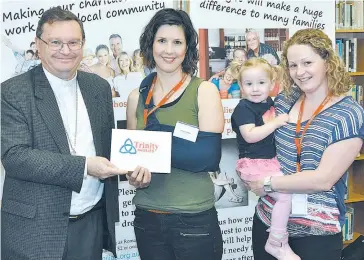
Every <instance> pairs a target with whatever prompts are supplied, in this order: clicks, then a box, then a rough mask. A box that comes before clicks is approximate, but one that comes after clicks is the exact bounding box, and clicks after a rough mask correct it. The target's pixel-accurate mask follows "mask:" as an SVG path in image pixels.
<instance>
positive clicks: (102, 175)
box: [87, 156, 127, 180]
mask: <svg viewBox="0 0 364 260" xmlns="http://www.w3.org/2000/svg"><path fill="white" fill-rule="evenodd" d="M126 173H127V171H124V170H121V169H119V168H118V167H116V166H115V165H114V164H112V163H111V162H110V161H109V160H108V159H106V158H104V157H100V156H93V157H88V158H87V174H88V175H91V176H94V177H97V178H99V179H101V180H103V179H106V178H109V177H112V176H115V175H123V174H126Z"/></svg>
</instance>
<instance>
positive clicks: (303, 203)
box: [291, 194, 308, 217]
mask: <svg viewBox="0 0 364 260" xmlns="http://www.w3.org/2000/svg"><path fill="white" fill-rule="evenodd" d="M307 214H308V206H307V194H292V212H291V216H293V217H300V216H305V215H307Z"/></svg>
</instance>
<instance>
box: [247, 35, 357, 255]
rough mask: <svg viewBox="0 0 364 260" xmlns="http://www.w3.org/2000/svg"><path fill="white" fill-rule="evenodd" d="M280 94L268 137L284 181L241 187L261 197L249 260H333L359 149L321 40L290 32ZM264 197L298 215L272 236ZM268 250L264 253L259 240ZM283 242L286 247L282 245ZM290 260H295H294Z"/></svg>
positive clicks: (353, 117)
mask: <svg viewBox="0 0 364 260" xmlns="http://www.w3.org/2000/svg"><path fill="white" fill-rule="evenodd" d="M281 66H282V68H283V70H284V71H283V74H284V75H283V76H284V79H283V80H282V81H281V86H282V87H283V89H284V91H283V92H282V93H280V94H279V95H278V97H277V98H276V99H275V109H276V114H277V115H278V116H279V115H282V114H288V121H287V124H284V125H283V126H281V127H280V128H278V129H277V130H276V131H275V142H276V148H277V158H278V161H279V163H280V166H281V170H282V172H283V174H284V176H283V175H282V176H279V175H277V176H270V177H265V178H262V179H259V180H256V181H250V182H248V184H249V188H250V189H251V190H252V191H253V192H255V193H256V194H257V195H259V196H261V198H260V200H259V202H258V204H257V207H256V214H255V217H254V222H253V251H254V259H257V260H270V259H272V260H274V259H276V258H278V259H285V260H288V259H291V258H290V257H289V254H287V248H289V246H290V248H292V250H293V252H294V253H295V254H296V255H297V256H299V257H300V258H301V259H302V260H317V259H330V260H339V259H340V255H341V250H342V246H343V244H342V233H341V228H342V226H343V224H344V217H345V204H344V194H345V190H346V186H345V179H346V177H347V176H346V174H345V172H346V170H347V169H348V168H349V166H350V165H351V164H352V163H353V161H354V160H355V157H356V155H357V154H358V153H359V151H360V148H361V146H362V144H363V141H362V139H363V138H364V132H363V131H362V130H361V129H362V126H363V118H364V111H363V108H362V107H361V106H360V105H359V104H358V103H357V102H355V101H354V100H353V99H352V97H351V96H347V95H346V93H347V92H348V91H349V90H350V88H351V86H350V84H351V80H350V77H349V74H348V73H347V72H346V71H345V68H344V65H343V63H342V62H341V61H340V59H339V57H338V56H337V55H336V53H335V50H334V49H333V48H332V42H331V40H330V39H329V38H328V36H327V35H326V34H324V33H323V32H322V31H320V30H316V29H304V30H299V31H297V32H296V33H295V34H294V35H293V37H292V38H290V39H289V40H288V41H287V43H286V45H285V47H284V50H283V54H282V61H281ZM272 191H274V192H279V193H288V194H299V195H298V196H297V195H294V196H293V198H292V204H293V205H296V203H298V202H299V201H300V202H302V206H301V207H300V208H298V211H296V210H294V212H292V213H295V212H296V213H297V212H299V213H300V215H291V217H290V218H289V220H288V226H287V231H288V234H289V238H288V234H287V233H282V234H280V235H278V236H275V237H272V236H271V235H270V234H269V233H268V232H267V229H268V227H270V226H271V218H272V208H273V206H274V204H275V200H274V199H272V197H270V196H267V194H268V195H269V194H270V193H271V192H272ZM267 239H268V242H267V243H268V244H269V246H270V247H271V249H274V250H271V251H270V254H272V255H274V256H275V257H276V258H274V257H272V256H271V255H270V254H268V253H267V252H265V250H264V247H265V246H266V240H267ZM288 243H289V245H288ZM294 259H296V258H294Z"/></svg>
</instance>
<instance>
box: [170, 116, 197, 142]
mask: <svg viewBox="0 0 364 260" xmlns="http://www.w3.org/2000/svg"><path fill="white" fill-rule="evenodd" d="M197 135H198V128H197V127H196V126H193V125H189V124H186V123H183V122H180V121H178V122H177V124H176V127H175V128H174V132H173V136H175V137H179V138H182V139H185V140H188V141H191V142H196V139H197Z"/></svg>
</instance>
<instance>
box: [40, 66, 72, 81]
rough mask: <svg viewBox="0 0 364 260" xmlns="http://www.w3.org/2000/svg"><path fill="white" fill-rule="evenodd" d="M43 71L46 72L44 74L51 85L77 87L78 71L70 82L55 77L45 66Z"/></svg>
mask: <svg viewBox="0 0 364 260" xmlns="http://www.w3.org/2000/svg"><path fill="white" fill-rule="evenodd" d="M43 70H44V74H45V75H46V77H47V79H48V81H49V83H51V85H52V84H55V85H56V86H75V85H76V80H77V71H76V74H75V76H74V77H73V78H72V79H70V80H64V79H61V78H58V77H57V76H55V75H53V74H52V73H50V72H49V71H48V70H47V69H46V68H44V66H43Z"/></svg>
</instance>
